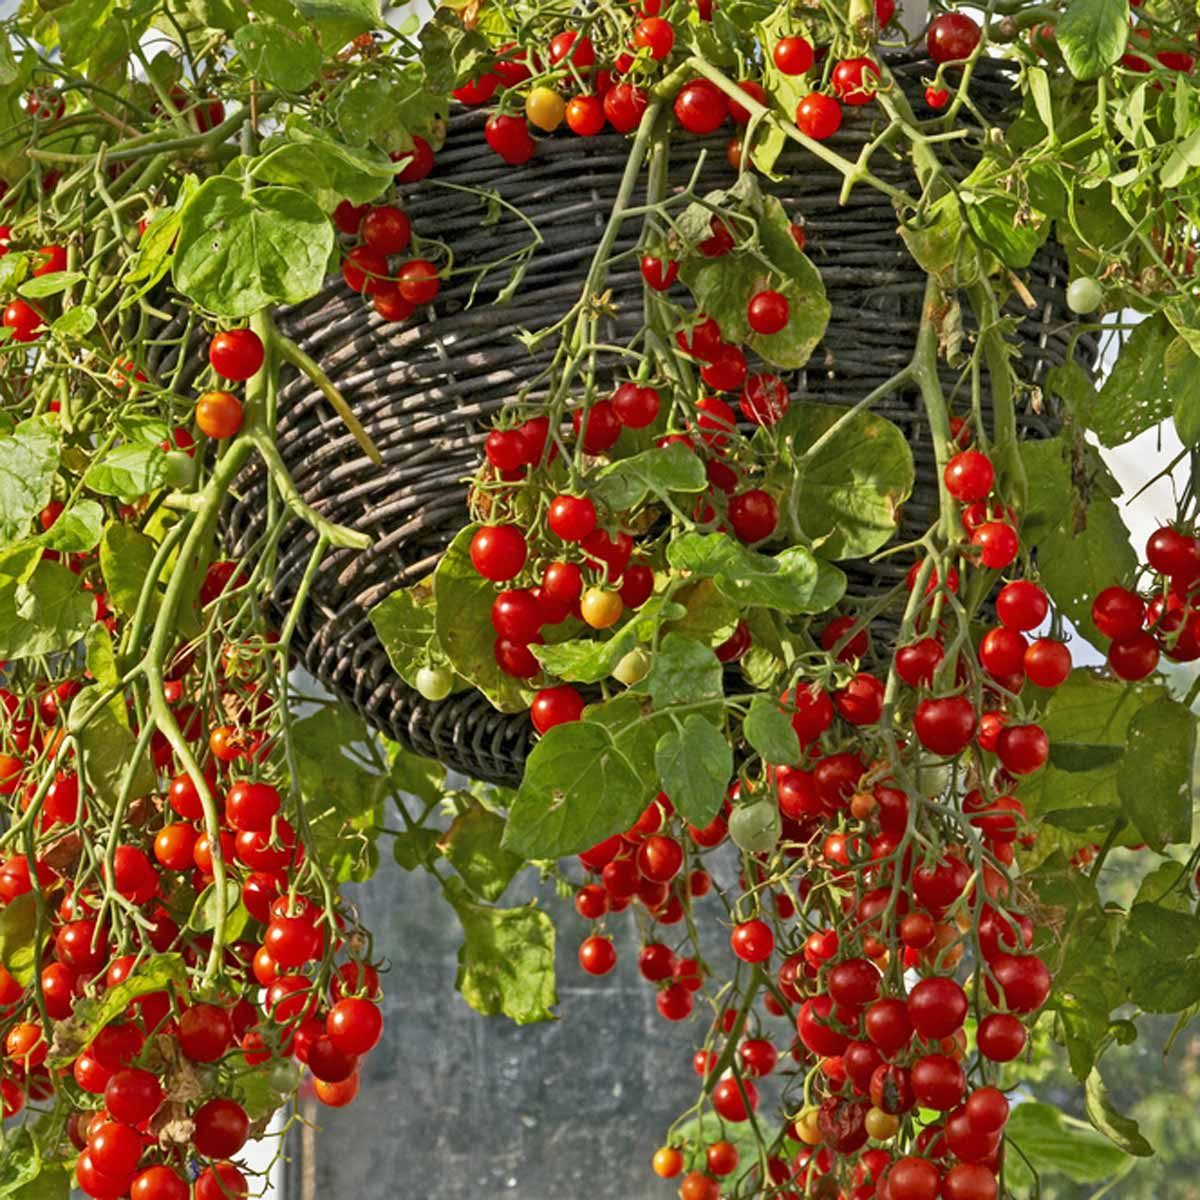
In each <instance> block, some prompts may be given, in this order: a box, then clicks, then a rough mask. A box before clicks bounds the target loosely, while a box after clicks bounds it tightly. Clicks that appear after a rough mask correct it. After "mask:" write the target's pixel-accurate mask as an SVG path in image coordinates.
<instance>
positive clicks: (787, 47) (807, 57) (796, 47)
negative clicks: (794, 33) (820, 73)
mask: <svg viewBox="0 0 1200 1200" xmlns="http://www.w3.org/2000/svg"><path fill="white" fill-rule="evenodd" d="M771 57H772V59H773V60H774V62H775V66H776V67H777V68H778V69H779V70H780V71H782V72H783V74H784V75H803V74H804V73H805V71H807V70H808V69H809V68H810V67H811V66H812V65H813V57H814V56H813V48H812V43H811V42H809V41H808V39H807V38H802V37H785V38H780V39H779V41H777V42H776V43H775V48H774V50H773V51H772V52H771Z"/></svg>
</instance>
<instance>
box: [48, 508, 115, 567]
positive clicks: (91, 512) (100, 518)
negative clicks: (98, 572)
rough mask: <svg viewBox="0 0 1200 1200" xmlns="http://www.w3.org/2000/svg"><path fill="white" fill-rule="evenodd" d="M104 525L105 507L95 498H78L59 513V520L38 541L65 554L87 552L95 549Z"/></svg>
mask: <svg viewBox="0 0 1200 1200" xmlns="http://www.w3.org/2000/svg"><path fill="white" fill-rule="evenodd" d="M103 525H104V509H102V508H101V507H100V505H99V504H97V503H96V501H95V500H76V501H75V503H74V504H72V505H71V507H70V508H66V509H63V511H62V512H61V513H59V514H58V520H57V521H55V522H54V524H53V525H51V526H50V528H49V529H48V530H46V532H45V533H43V534H42V536H41V537H40V538H38V542H39V544H40V545H42V546H47V547H49V548H50V549H51V550H59V551H61V552H62V553H64V554H86V553H87V552H88V551H89V550H93V549H95V546H96V543H97V542H98V541H99V540H100V530H101V528H102V527H103Z"/></svg>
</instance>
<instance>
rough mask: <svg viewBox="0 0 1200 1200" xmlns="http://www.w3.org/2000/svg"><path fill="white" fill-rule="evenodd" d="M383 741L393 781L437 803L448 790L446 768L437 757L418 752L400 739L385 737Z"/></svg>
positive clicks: (406, 791) (409, 793) (414, 793)
mask: <svg viewBox="0 0 1200 1200" xmlns="http://www.w3.org/2000/svg"><path fill="white" fill-rule="evenodd" d="M383 743H384V751H385V752H386V754H387V759H388V778H389V779H390V780H391V782H392V784H393V785H394V786H395V787H397V788H398V789H399V790H400V791H402V792H404V793H406V794H407V795H410V796H416V797H417V799H418V800H421V801H423V802H424V803H425V804H427V805H430V806H432V805H434V804H436V803H437V802H438V800H440V799H441V797H442V793H443V792H444V791H445V787H446V768H445V767H444V766H442V764H441V763H440V762H438V761H437V760H436V759H433V758H426V757H425V756H424V755H423V754H414V753H413V752H412V751H411V750H409V749H407V748H406V747H404V746H402V745H400V743H399V742H393V741H390V740H389V739H387V738H384V739H383Z"/></svg>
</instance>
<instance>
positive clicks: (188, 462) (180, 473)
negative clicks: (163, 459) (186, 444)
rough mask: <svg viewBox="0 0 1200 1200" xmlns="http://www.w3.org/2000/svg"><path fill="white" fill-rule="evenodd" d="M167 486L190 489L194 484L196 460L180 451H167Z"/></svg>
mask: <svg viewBox="0 0 1200 1200" xmlns="http://www.w3.org/2000/svg"><path fill="white" fill-rule="evenodd" d="M166 482H167V485H168V486H169V487H173V488H190V487H191V486H192V485H193V484H194V483H195V482H196V460H195V459H194V458H192V457H191V456H190V455H188V454H184V452H183V451H182V450H168V451H167V480H166Z"/></svg>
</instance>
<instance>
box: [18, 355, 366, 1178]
mask: <svg viewBox="0 0 1200 1200" xmlns="http://www.w3.org/2000/svg"><path fill="white" fill-rule="evenodd" d="M218 344H219V343H217V342H214V347H216V346H217V345H218ZM218 360H219V361H220V364H221V365H222V366H224V367H231V364H230V363H229V362H227V361H225V360H224V359H221V356H220V353H219V352H217V351H216V350H214V365H217V363H218ZM232 373H233V374H234V375H236V367H235V366H234V367H233V368H232ZM245 583H246V579H245V576H244V575H242V574H241V573H240V572H239V571H238V568H237V564H235V563H233V562H231V561H220V562H217V563H214V564H213V565H212V566H210V567H209V569H208V571H207V573H206V574H205V576H204V578H203V581H202V583H201V586H200V597H199V599H200V603H201V605H202V606H204V607H205V608H206V609H207V608H209V606H212V605H215V604H219V603H220V602H221V599H222V597H223V596H224V595H226V594H228V593H230V592H231V591H232V590H234V589H237V588H239V587H242V586H244V584H245ZM210 611H211V609H210ZM270 641H271V639H270V638H269V637H267V638H257V639H247V640H245V641H238V642H235V641H227V642H226V643H225V644H224V646H223V648H222V650H221V653H220V655H219V659H218V663H217V664H216V666H217V670H218V671H220V672H221V674H222V683H221V685H220V687H219V692H218V694H217V695H216V696H215V697H214V700H213V703H212V705H211V706H207V705H206V706H204V707H205V708H207V709H208V711H207V714H206V713H205V712H204V711H202V709H201V706H199V705H197V704H195V703H192V701H191V700H190V699H189V696H194V695H197V694H199V692H200V691H202V690H203V684H202V680H201V677H202V676H203V675H205V674H206V670H205V666H204V664H203V663H202V662H201V661H200V655H199V653H198V652H197V650H196V648H195V647H191V646H185V647H181V648H180V650H179V651H178V652H177V653H176V654H175V655H174V657H173V658H172V660H171V661H170V663H169V665H168V669H167V671H166V682H165V694H166V699H167V701H168V703H169V704H170V706H171V707H172V709H173V713H174V718H175V720H176V723H177V724H178V726H179V728H180V730H181V732H182V734H183V736H184V738H185V739H186V740H187V742H188V743H189V744H190V745H191V747H192V749H193V752H194V753H196V754H197V756H198V757H200V754H201V751H202V750H203V749H205V746H206V749H207V753H206V754H204V755H203V756H202V757H201V761H205V760H206V762H205V766H204V776H205V780H206V783H207V786H208V790H209V792H210V794H211V796H212V798H213V800H214V802H215V803H216V804H217V805H218V809H219V812H220V817H221V819H220V829H219V835H220V842H221V854H222V858H223V861H224V864H225V872H226V878H227V880H229V881H232V884H233V885H234V886H236V888H237V894H238V897H239V899H240V906H239V908H238V909H237V910H236V911H238V912H240V911H241V910H242V909H244V910H245V911H244V914H243V915H242V918H241V920H240V922H239V926H240V927H239V930H238V931H237V932H238V934H239V936H238V937H237V940H234V941H232V942H230V943H229V944H228V945H226V946H225V949H224V952H223V955H222V959H221V969H220V971H219V972H218V974H217V976H216V978H215V981H214V982H213V983H212V984H211V985H205V986H202V987H198V986H197V985H196V982H195V981H196V980H198V979H199V978H200V976H201V974H202V973H203V972H204V968H205V966H206V964H207V962H208V959H209V956H210V953H211V951H212V944H213V943H212V936H211V934H209V933H207V932H204V930H205V929H207V928H209V927H210V926H211V918H206V919H205V920H203V921H200V922H197V919H196V913H197V912H198V911H205V912H207V911H208V908H211V905H209V906H208V908H204V901H203V897H204V896H205V895H210V896H211V895H212V889H213V885H214V882H215V879H214V862H213V846H212V843H211V841H210V838H209V836H208V833H207V832H206V827H207V826H206V821H205V811H204V806H203V802H202V796H201V793H200V790H199V788H198V787H197V785H196V782H195V781H194V779H193V778H192V776H191V775H189V774H188V773H187V772H186V771H183V770H181V767H180V764H179V761H178V759H177V757H176V755H175V753H174V751H173V749H172V746H171V743H170V742H169V741H168V740H167V738H166V737H164V736H163V734H162V733H161V731H159V730H155V732H154V733H153V734H152V736H151V737H150V739H149V745H148V749H149V755H150V758H151V760H152V763H153V769H154V772H155V774H156V776H158V777H159V778H160V779H161V780H163V781H164V783H163V786H162V790H161V792H159V791H158V790H157V789H155V790H154V791H153V792H151V793H149V794H145V795H141V796H138V797H135V798H132V799H131V800H130V802H129V803H128V805H127V806H126V808H125V809H124V811H123V812H122V813H120V814H114V813H112V812H111V811H110V809H109V808H108V806H107V802H105V801H102V800H101V799H100V798H99V797H97V796H96V795H95V794H94V793H92V792H91V791H90V789H89V788H88V787H87V786H86V785H85V783H84V782H83V781H81V779H80V776H79V774H78V772H77V770H76V769H75V768H74V766H73V764H72V752H70V751H67V752H66V753H62V746H63V738H64V734H65V729H66V719H65V714H66V708H67V705H68V702H69V701H70V700H71V699H72V698H73V697H74V696H75V695H76V694H77V693H78V692H79V691H80V690H81V688H83V687H84V686H85V685H86V683H87V682H88V681H87V680H86V679H85V678H83V677H70V678H68V679H66V680H63V681H61V682H59V683H57V684H55V685H53V686H46V687H44V688H42V689H41V690H40V692H39V694H38V695H37V696H36V698H35V699H33V700H22V699H21V698H20V697H19V696H17V695H16V694H14V693H13V692H12V691H9V690H4V691H3V692H0V716H2V718H3V728H2V731H0V734H2V736H0V742H2V749H3V752H4V756H3V759H2V760H0V775H2V776H3V780H2V782H0V792H3V793H4V794H5V795H8V796H12V797H13V798H14V800H19V808H18V809H17V812H16V817H18V818H20V823H19V825H18V830H19V829H20V828H23V827H25V826H29V827H30V828H31V829H32V837H33V845H34V851H33V855H32V862H31V859H30V856H29V854H28V852H27V848H26V845H25V843H24V842H23V841H22V840H20V838H19V837H18V838H17V839H16V840H15V841H14V840H12V839H11V838H10V845H9V847H8V848H7V851H6V854H5V856H4V857H3V858H2V859H0V905H3V906H5V907H7V906H10V905H13V904H27V903H28V901H27V900H26V899H24V898H25V897H28V896H30V895H31V894H33V893H35V892H36V893H37V903H38V905H39V906H40V907H41V908H43V909H44V911H45V913H46V926H45V935H44V939H43V941H42V942H41V943H40V944H38V945H36V946H33V947H32V950H33V956H34V967H33V974H34V978H33V979H31V980H28V981H26V980H18V978H16V977H14V975H13V974H11V973H10V972H9V971H8V970H5V969H3V968H0V1032H2V1035H3V1057H2V1058H0V1098H2V1103H3V1112H4V1115H5V1116H6V1117H7V1116H12V1115H14V1114H15V1113H17V1112H18V1111H20V1110H21V1108H22V1107H23V1106H24V1105H25V1103H26V1102H27V1101H28V1100H32V1101H40V1100H46V1099H49V1098H50V1097H51V1096H55V1095H57V1097H58V1098H59V1100H60V1101H61V1100H65V1101H66V1102H67V1103H69V1105H70V1106H71V1113H72V1115H71V1117H70V1120H69V1122H68V1125H67V1133H68V1135H69V1138H70V1140H71V1142H72V1143H73V1145H74V1148H75V1150H77V1151H78V1158H77V1160H76V1165H75V1178H76V1181H77V1183H78V1186H79V1187H80V1188H81V1189H82V1191H83V1192H84V1193H85V1194H86V1195H88V1196H90V1197H93V1198H94V1200H119V1198H121V1197H129V1198H130V1200H189V1197H193V1198H194V1200H229V1198H230V1197H233V1198H236V1197H245V1196H247V1195H248V1194H249V1191H250V1184H249V1182H248V1181H247V1179H246V1177H245V1175H244V1173H243V1170H242V1169H240V1168H239V1167H238V1166H237V1165H236V1163H235V1162H234V1161H233V1160H234V1159H235V1157H236V1156H237V1155H238V1154H239V1152H240V1151H241V1150H242V1148H243V1146H244V1145H245V1144H246V1142H247V1141H248V1139H249V1138H250V1137H251V1136H253V1133H254V1131H255V1124H254V1122H255V1120H257V1119H261V1118H262V1117H263V1115H264V1114H263V1113H262V1112H261V1111H258V1112H254V1111H253V1110H252V1111H251V1112H248V1111H247V1107H246V1103H245V1102H244V1098H243V1096H242V1092H241V1083H240V1079H241V1078H242V1077H243V1076H244V1075H245V1073H246V1072H247V1071H249V1070H251V1069H255V1070H257V1071H259V1072H265V1073H266V1076H268V1077H269V1079H270V1087H271V1089H272V1090H273V1091H275V1092H276V1093H277V1094H279V1095H286V1094H287V1093H288V1092H290V1091H292V1090H294V1088H295V1085H296V1082H297V1080H298V1078H299V1074H298V1069H297V1066H296V1065H295V1064H299V1065H300V1066H301V1067H306V1068H307V1069H308V1070H309V1071H310V1072H311V1074H312V1076H313V1079H314V1085H313V1088H314V1091H315V1094H316V1096H317V1098H318V1099H319V1100H321V1101H322V1102H323V1103H325V1104H327V1105H330V1106H342V1105H345V1104H348V1103H350V1102H351V1101H352V1100H353V1098H354V1096H355V1095H356V1093H357V1091H358V1068H359V1063H360V1061H361V1058H362V1056H363V1055H365V1054H367V1053H368V1052H369V1051H370V1050H371V1049H372V1048H373V1047H374V1046H375V1045H376V1044H377V1042H378V1041H379V1038H380V1036H381V1033H382V1016H381V1013H380V1010H379V1006H378V1000H379V997H380V992H379V976H378V972H377V971H376V969H375V968H374V967H373V966H371V965H370V964H369V963H367V962H366V961H364V960H363V958H362V951H363V947H364V946H365V945H366V935H365V932H364V931H363V930H361V929H360V928H358V927H357V926H355V925H352V924H350V923H348V921H347V919H346V917H345V916H344V915H343V914H342V913H341V912H340V911H338V910H336V909H334V910H330V909H329V908H328V907H327V906H326V903H325V900H324V899H323V898H321V897H322V896H323V893H322V892H321V891H320V890H319V889H318V888H317V887H316V879H315V877H314V875H313V873H312V872H311V871H306V870H305V853H304V848H303V845H302V843H301V842H300V840H299V838H298V836H297V832H296V829H295V828H294V826H293V825H292V823H291V822H289V821H288V820H287V818H286V817H285V816H284V815H283V808H284V804H283V799H282V797H281V796H280V793H279V791H278V790H277V788H276V787H275V786H274V785H273V784H272V783H270V782H267V781H266V780H265V779H264V778H263V775H265V774H267V773H268V772H269V770H270V765H269V762H268V758H269V754H270V751H271V748H272V741H271V737H270V723H271V716H272V713H273V709H274V705H273V702H272V700H271V697H270V695H269V691H268V688H267V686H266V683H265V678H266V666H265V657H266V655H267V654H268V653H269V652H271V647H270ZM136 718H137V714H136V711H135V710H133V709H132V708H131V710H130V719H131V724H132V725H133V727H134V731H135V733H136V729H137V719H136ZM206 724H208V725H209V731H208V733H207V737H206V736H205V726H206ZM206 744H207V745H206ZM51 770H53V771H54V774H53V777H52V778H51V780H50V782H49V783H48V785H46V786H41V785H40V784H39V779H41V780H44V778H45V774H46V772H48V771H51ZM114 821H115V822H116V824H115V825H114ZM230 919H232V918H230ZM164 955H166V956H176V955H177V956H179V958H178V960H176V961H178V962H179V963H180V964H181V965H180V970H181V971H183V972H186V973H187V975H188V976H189V978H190V979H191V980H192V982H190V983H189V984H188V985H186V986H185V985H184V984H183V983H182V982H181V979H182V976H181V975H180V974H179V973H178V972H177V973H176V974H174V975H173V976H171V977H170V978H164V980H163V986H161V987H159V986H157V980H156V981H155V986H153V987H152V988H151V990H147V988H146V986H144V985H143V986H138V981H139V978H140V976H141V975H142V974H143V973H144V972H146V971H148V970H152V969H153V967H154V964H155V962H156V961H161V956H164ZM11 961H12V960H11V959H10V962H11ZM14 970H15V968H14ZM122 988H124V989H125V995H126V996H127V997H128V1002H127V1003H121V1002H119V1001H118V1004H117V1008H118V1011H116V1012H115V1013H114V1015H113V1016H112V1018H111V1019H109V1020H107V1022H105V1023H103V1024H101V1025H100V1026H99V1027H96V1025H95V1020H96V1018H94V1017H93V1016H92V1014H93V1013H94V1012H95V1011H96V1009H97V1006H98V1005H99V1004H103V1003H104V1002H105V998H106V997H111V996H112V994H113V993H114V992H117V994H118V995H119V994H120V992H119V989H122ZM81 1028H82V1029H83V1030H84V1032H82V1033H81V1032H80V1029H81Z"/></svg>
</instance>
